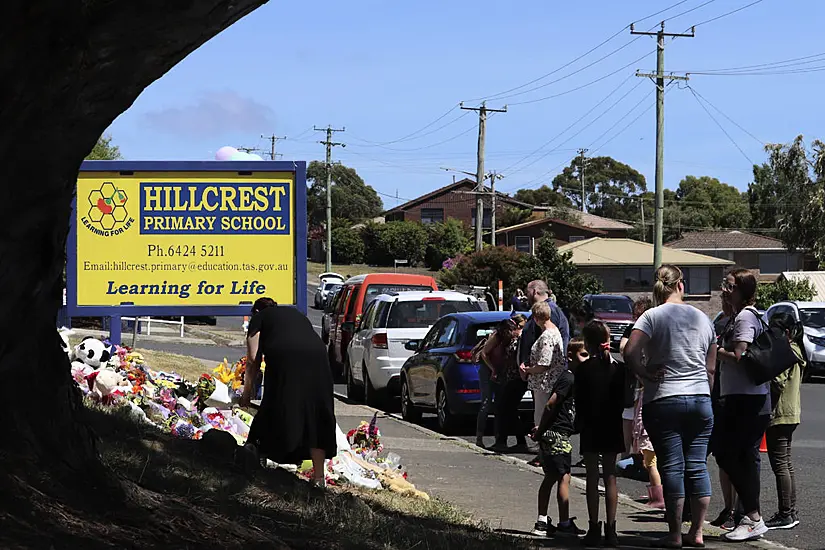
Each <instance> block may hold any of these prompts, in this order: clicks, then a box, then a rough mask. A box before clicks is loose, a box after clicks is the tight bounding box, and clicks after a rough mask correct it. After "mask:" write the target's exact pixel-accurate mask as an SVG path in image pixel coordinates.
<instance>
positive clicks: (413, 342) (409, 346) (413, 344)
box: [404, 340, 419, 351]
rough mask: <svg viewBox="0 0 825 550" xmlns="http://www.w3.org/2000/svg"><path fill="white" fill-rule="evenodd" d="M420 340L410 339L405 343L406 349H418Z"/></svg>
mask: <svg viewBox="0 0 825 550" xmlns="http://www.w3.org/2000/svg"><path fill="white" fill-rule="evenodd" d="M418 345H419V342H418V340H410V341H408V342H407V343H406V344H404V349H405V350H407V351H418Z"/></svg>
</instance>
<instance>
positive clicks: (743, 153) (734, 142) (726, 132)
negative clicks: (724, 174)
mask: <svg viewBox="0 0 825 550" xmlns="http://www.w3.org/2000/svg"><path fill="white" fill-rule="evenodd" d="M687 89H688V90H690V93H691V94H692V95H693V98H694V99H695V100H696V103H698V104H699V106H700V107H702V109H703V110H704V111H705V112H706V113H707V114H708V116H709V117H710V119H711V120H712V121H713V122H714V123H715V124H716V125H717V126H718V127H719V129H720V130H722V133H723V134H725V136H726V137H727V138H728V140H730V142H731V143H733V146H734V147H736V148H737V149H738V150H739V152H740V153H742V156H743V157H745V158H746V159H747V161H748V162H750V163H751V164H754V162H753V161H752V160H751V158H750V157H749V156H748V154H747V153H745V151H744V149H742V148H741V147H739V144H738V143H736V140H735V139H733V137H732V136H731V135H730V134H729V133H728V131H727V130H725V128H724V126H722V125H721V124H720V123H719V121H718V120H716V117H714V116H713V113H711V112H710V111H709V110H708V108H707V107H705V104H704V103H702V101H701V100H700V99H699V96H697V95H696V92H694V91H693V88H691V87H690V86H688V87H687Z"/></svg>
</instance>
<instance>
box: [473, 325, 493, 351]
mask: <svg viewBox="0 0 825 550" xmlns="http://www.w3.org/2000/svg"><path fill="white" fill-rule="evenodd" d="M496 326H498V323H483V324H478V325H470V326H469V328H467V339H466V344H467V345H468V346H475V345H476V344H478V343H479V342H481V340H483V339H484V338H486V337H487V336H490V335H491V334H493V333H494V332H495V331H496Z"/></svg>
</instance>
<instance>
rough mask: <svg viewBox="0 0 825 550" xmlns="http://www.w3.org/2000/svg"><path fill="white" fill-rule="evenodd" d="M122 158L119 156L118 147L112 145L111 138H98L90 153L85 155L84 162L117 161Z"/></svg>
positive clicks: (104, 136)
mask: <svg viewBox="0 0 825 550" xmlns="http://www.w3.org/2000/svg"><path fill="white" fill-rule="evenodd" d="M122 158H123V156H122V155H121V154H120V147H118V146H117V145H112V136H106V135H103V136H100V138H99V139H98V140H97V143H95V146H94V147H93V148H92V152H91V153H89V154H88V155H86V160H119V159H122Z"/></svg>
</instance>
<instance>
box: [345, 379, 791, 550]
mask: <svg viewBox="0 0 825 550" xmlns="http://www.w3.org/2000/svg"><path fill="white" fill-rule="evenodd" d="M333 395H334V396H335V398H336V399H338V400H339V401H341V402H342V403H346V404H348V405H358V406H359V407H364V408H365V409H368V410H370V411H372V412H373V413H376V412H377V413H379V417H380V416H383V417H384V418H392V419H393V420H395V421H397V422H400V423H401V424H403V425H404V426H406V427H408V428H411V429H413V430H415V431H417V432H420V433H422V434H424V435H426V436H428V437H431V438H433V439H437V440H439V441H448V442H450V443H454V444H456V445H457V446H459V447H464V448H465V449H467V450H470V451H473V452H475V453H476V454H480V455H485V456H489V457H490V458H492V459H495V460H500V461H502V462H506V463H508V464H512V465H514V466H518V467H520V468H522V469H524V470H527V471H529V472H532V473H534V474H536V475H540V476H543V475H544V472H543V471H542V469H541V468H539V467H536V466H531V465H530V464H528V462H527V461H526V460H524V459H521V458H518V457H515V456H510V455H503V454H499V453H495V452H493V451H488V450H487V449H483V448H481V447H479V446H478V445H474V444H473V443H470V442H469V441H465V440H464V439H461V438H460V437H453V436H447V435H444V434H440V433H438V432H436V431H434V430H430V429H429V428H425V427H424V426H419V425H418V424H414V423H412V422H407V421H406V420H404V419H403V418H402V417H401V415H400V414H398V413H391V412H386V411H382V410H381V409H376V408H374V407H370V406H369V405H366V404H364V403H358V402H356V401H353V400H352V399H350V398H348V397H347V396H346V395H344V394H342V393H340V392H333ZM570 485H572V486H574V487H576V488H577V489H581V490H582V491H583V490H584V489H585V486H586V484H585V481H584V480H582V479H579V478H577V477H572V476H571V477H570ZM599 489H600V490H601V491H603V490H604V487H603V486H602V485H599ZM619 503H620V504H624V505H625V506H628V507H630V508H633V509H634V510H636V511H639V512H646V513H651V512H654V513H655V512H659V511H658V510H656V509H655V508H650V507H648V506H645V505H644V504H642V503H641V502H636V501H635V500H634V499H633V498H632V497H630V496H628V495H626V494H624V493H619ZM703 531H704V533H705V535H709V536H711V537H720V536H721V535H723V534H724V531H722V530H721V529H717V528H716V527H713V526H711V525H708V524H707V523H706V524H705V526H704V528H703ZM723 542H724V541H723ZM725 544H737V543H725ZM737 545H738V546H740V547H741V546H742V545H744V546H746V547H751V548H763V549H766V550H767V549H770V550H798V549H796V548H793V547H791V546H785V545H783V544H779V543H778V542H773V541H769V540H764V539H763V540H757V541H749V542H746V543H738V544H737Z"/></svg>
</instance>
